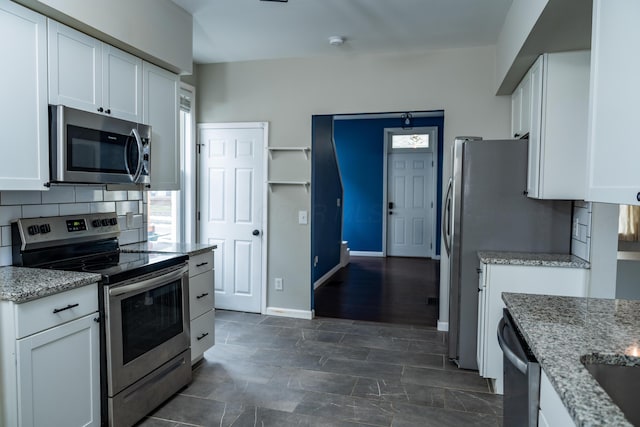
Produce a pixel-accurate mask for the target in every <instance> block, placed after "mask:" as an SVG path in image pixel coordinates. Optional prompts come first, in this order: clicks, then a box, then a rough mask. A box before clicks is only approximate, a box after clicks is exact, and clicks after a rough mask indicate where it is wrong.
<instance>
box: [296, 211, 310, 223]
mask: <svg viewBox="0 0 640 427" xmlns="http://www.w3.org/2000/svg"><path fill="white" fill-rule="evenodd" d="M307 222H308V221H307V211H298V224H302V225H305V224H307Z"/></svg>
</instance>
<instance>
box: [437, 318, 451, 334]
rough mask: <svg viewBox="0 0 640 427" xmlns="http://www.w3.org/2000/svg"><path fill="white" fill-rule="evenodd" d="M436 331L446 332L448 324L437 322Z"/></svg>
mask: <svg viewBox="0 0 640 427" xmlns="http://www.w3.org/2000/svg"><path fill="white" fill-rule="evenodd" d="M438 330H439V331H444V332H447V331H448V330H449V322H441V321H439V320H438Z"/></svg>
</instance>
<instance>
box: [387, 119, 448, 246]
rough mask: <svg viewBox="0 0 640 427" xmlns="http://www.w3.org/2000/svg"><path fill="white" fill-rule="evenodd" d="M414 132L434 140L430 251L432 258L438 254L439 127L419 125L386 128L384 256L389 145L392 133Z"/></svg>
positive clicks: (408, 133)
mask: <svg viewBox="0 0 640 427" xmlns="http://www.w3.org/2000/svg"><path fill="white" fill-rule="evenodd" d="M414 133H428V134H430V137H429V138H430V139H431V141H432V142H433V143H432V145H431V147H432V151H431V153H432V155H433V156H432V159H433V167H432V168H431V181H432V183H433V189H432V191H433V205H434V206H433V212H434V214H433V218H432V222H433V224H431V227H432V230H431V232H432V236H433V237H432V238H433V245H432V247H431V251H430V258H431V259H435V256H436V244H435V242H436V240H437V239H436V236H437V234H436V233H437V232H438V230H437V225H438V212H437V211H438V209H437V207H438V200H437V199H438V127H437V126H419V127H414V128H411V129H404V128H384V155H383V156H382V157H383V166H382V170H383V172H382V256H383V257H386V256H387V235H388V232H389V230H388V226H389V224H388V221H387V218H388V215H387V206H388V205H389V188H388V187H389V182H388V180H389V146H390V145H391V144H390V141H391V136H392V135H394V134H395V135H398V134H403V135H412V134H414Z"/></svg>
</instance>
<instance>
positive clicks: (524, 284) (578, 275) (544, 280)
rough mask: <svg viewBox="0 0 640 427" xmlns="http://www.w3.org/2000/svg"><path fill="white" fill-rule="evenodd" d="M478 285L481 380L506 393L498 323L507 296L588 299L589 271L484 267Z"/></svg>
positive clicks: (482, 265)
mask: <svg viewBox="0 0 640 427" xmlns="http://www.w3.org/2000/svg"><path fill="white" fill-rule="evenodd" d="M480 267H481V268H480V274H481V276H480V281H479V284H478V291H479V292H478V334H477V339H478V342H477V349H478V350H477V361H478V371H479V373H480V375H481V376H483V377H485V378H489V379H491V380H493V381H494V385H495V387H494V390H495V392H496V393H497V394H502V393H503V370H502V369H503V364H502V350H501V349H500V346H499V345H498V338H497V329H498V322H500V319H501V318H502V309H503V308H504V307H505V305H504V302H503V301H502V293H503V292H520V293H529V294H545V295H565V296H585V295H586V283H587V271H588V270H586V269H583V268H568V267H545V266H524V265H503V264H485V263H480Z"/></svg>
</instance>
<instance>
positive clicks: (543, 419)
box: [538, 371, 575, 427]
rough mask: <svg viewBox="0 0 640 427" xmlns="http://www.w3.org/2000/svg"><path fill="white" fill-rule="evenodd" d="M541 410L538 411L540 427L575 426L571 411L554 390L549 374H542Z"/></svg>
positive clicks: (542, 372)
mask: <svg viewBox="0 0 640 427" xmlns="http://www.w3.org/2000/svg"><path fill="white" fill-rule="evenodd" d="M539 406H540V409H539V410H538V426H539V427H572V426H575V423H574V422H573V419H572V418H571V415H569V411H567V408H566V407H565V406H564V403H562V400H560V396H558V393H556V391H555V390H554V388H553V386H552V385H551V382H550V381H549V378H548V377H547V374H545V372H544V371H541V372H540V405H539Z"/></svg>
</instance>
